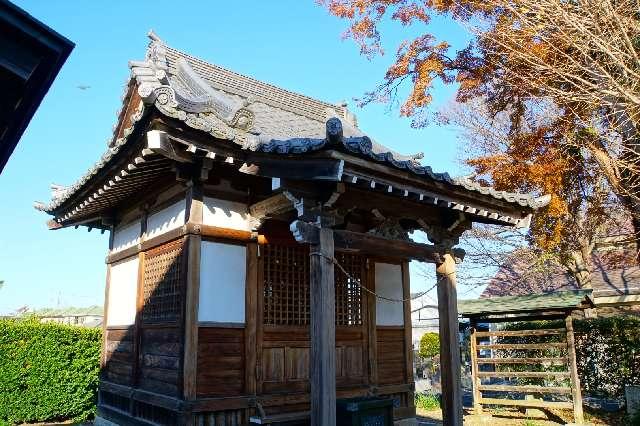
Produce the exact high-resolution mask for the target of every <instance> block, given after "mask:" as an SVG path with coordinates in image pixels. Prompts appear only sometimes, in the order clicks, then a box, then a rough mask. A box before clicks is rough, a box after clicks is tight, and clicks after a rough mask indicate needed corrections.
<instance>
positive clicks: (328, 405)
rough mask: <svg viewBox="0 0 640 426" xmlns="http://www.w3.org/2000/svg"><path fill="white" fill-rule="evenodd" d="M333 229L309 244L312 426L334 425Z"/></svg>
mask: <svg viewBox="0 0 640 426" xmlns="http://www.w3.org/2000/svg"><path fill="white" fill-rule="evenodd" d="M333 255H334V249H333V230H331V229H330V228H320V238H319V242H318V244H313V245H311V255H310V256H311V259H310V264H311V329H310V333H311V359H310V361H311V365H310V366H309V367H310V377H311V425H312V426H334V425H335V424H336V326H335V284H334V275H333V273H334V272H333V270H334V267H333V261H332V259H333Z"/></svg>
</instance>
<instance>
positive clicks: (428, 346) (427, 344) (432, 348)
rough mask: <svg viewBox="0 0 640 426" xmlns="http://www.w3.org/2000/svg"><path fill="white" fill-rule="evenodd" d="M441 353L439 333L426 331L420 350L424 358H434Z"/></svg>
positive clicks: (421, 340) (419, 353)
mask: <svg viewBox="0 0 640 426" xmlns="http://www.w3.org/2000/svg"><path fill="white" fill-rule="evenodd" d="M439 353H440V336H439V335H438V333H425V334H423V335H422V338H421V339H420V351H419V352H418V355H420V356H421V357H422V358H433V357H434V356H436V355H438V354H439Z"/></svg>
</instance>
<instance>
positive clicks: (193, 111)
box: [36, 33, 549, 213]
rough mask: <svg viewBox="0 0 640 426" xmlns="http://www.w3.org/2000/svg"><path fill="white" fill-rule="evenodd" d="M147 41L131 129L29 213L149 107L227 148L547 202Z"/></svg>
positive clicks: (65, 194)
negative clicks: (446, 166) (351, 159)
mask: <svg viewBox="0 0 640 426" xmlns="http://www.w3.org/2000/svg"><path fill="white" fill-rule="evenodd" d="M150 38H151V40H152V41H151V43H150V45H149V49H148V51H147V55H146V59H145V60H144V61H131V62H130V64H129V66H130V68H131V76H132V78H133V79H135V83H136V84H137V90H138V94H139V95H140V97H141V99H142V103H141V105H140V108H139V109H138V111H137V112H136V114H134V117H133V119H132V120H131V123H132V125H131V127H129V128H128V129H125V130H124V133H123V134H121V137H119V138H117V136H118V135H114V137H113V139H112V140H111V141H110V143H109V149H108V150H107V152H105V154H104V155H103V156H102V157H101V159H100V160H99V161H98V162H97V163H96V164H95V165H94V166H93V167H92V168H90V169H89V171H88V172H87V173H86V174H85V175H84V176H83V177H82V178H80V179H79V180H78V182H76V183H75V184H74V185H72V186H71V187H68V188H63V189H61V190H58V191H56V193H55V194H54V197H53V199H52V201H51V202H50V203H49V204H46V205H45V204H38V205H37V206H36V208H38V209H41V210H44V211H46V212H49V213H51V212H53V211H55V210H56V209H58V208H59V207H61V206H62V205H63V204H64V203H65V202H66V201H67V200H69V198H70V197H71V196H72V195H73V194H75V193H76V192H77V191H79V190H80V189H81V188H83V187H84V186H85V185H87V184H88V182H89V181H90V180H91V178H92V177H93V176H94V175H95V174H96V173H97V172H98V171H99V170H101V169H102V168H103V167H104V166H105V165H106V164H107V163H108V162H109V161H110V160H111V158H112V157H113V156H114V155H116V154H117V153H118V151H119V150H120V149H121V147H122V146H124V145H125V144H126V143H127V136H128V135H129V134H130V133H131V132H132V130H133V125H134V124H135V122H136V121H137V120H139V119H140V118H141V117H142V115H143V113H144V111H145V110H146V109H148V107H149V106H151V105H153V106H154V107H155V108H157V109H158V110H159V111H160V112H161V113H163V114H165V115H166V116H169V117H172V118H176V119H179V120H182V121H183V122H184V123H185V124H186V125H188V126H189V127H192V128H194V129H198V130H201V131H204V132H207V133H209V134H211V135H212V136H214V137H216V138H219V139H224V140H229V141H232V142H234V143H236V144H238V145H240V146H241V147H242V148H243V149H245V150H250V151H261V152H270V153H279V154H299V153H305V152H310V151H316V150H320V149H322V148H326V147H328V146H329V145H331V147H332V148H337V149H341V150H343V151H345V152H348V153H352V154H355V155H357V156H361V157H365V158H368V159H370V160H373V161H376V162H381V163H386V164H388V165H390V166H392V167H395V168H398V169H403V170H407V171H409V172H411V173H413V174H416V175H420V176H426V177H428V178H429V179H431V180H434V181H438V182H442V183H446V184H449V185H452V186H454V187H455V186H458V187H460V188H462V189H464V190H468V191H473V192H477V193H479V194H483V195H485V196H489V197H492V198H494V199H498V200H504V201H506V202H508V203H513V204H517V205H518V206H521V207H526V208H530V209H537V208H539V207H543V206H545V205H546V204H547V203H548V202H549V197H535V196H533V195H531V194H517V193H509V192H505V191H497V190H495V189H494V188H491V187H485V186H481V185H480V184H479V183H476V182H473V181H472V180H471V179H470V178H468V177H461V178H451V177H450V176H449V174H447V173H435V172H433V171H432V169H431V168H430V167H428V166H423V165H421V164H420V163H419V162H418V160H419V159H420V158H422V154H416V155H401V154H399V153H397V152H395V151H393V150H391V149H389V148H387V147H385V146H383V145H381V144H379V143H377V142H375V141H374V140H373V139H372V138H370V137H368V136H367V135H365V134H364V133H363V132H362V131H361V130H360V129H359V128H358V127H357V122H356V118H355V116H354V115H353V114H351V113H350V112H349V111H348V110H347V108H346V107H345V106H344V105H333V104H330V103H327V102H322V101H319V100H316V99H312V98H310V97H307V96H304V95H300V94H297V93H293V92H290V91H288V90H285V89H281V88H279V87H276V86H273V85H271V84H267V83H264V82H261V81H258V80H255V79H253V78H250V77H246V76H244V75H241V74H238V73H235V72H233V71H229V70H226V69H224V68H222V67H219V66H217V65H212V64H209V63H206V62H204V61H202V60H200V59H197V58H194V57H192V56H190V55H187V54H185V53H183V52H180V51H178V50H175V49H173V48H170V47H168V46H166V45H165V44H164V43H163V42H162V41H161V40H160V39H159V38H158V37H157V36H155V35H154V34H153V33H151V34H150ZM121 118H122V117H121ZM336 119H337V120H336ZM331 120H333V121H331ZM336 122H337V123H338V125H339V126H340V127H341V132H340V134H339V137H338V141H339V143H338V144H336V143H335V141H334V143H332V144H331V143H330V141H329V140H328V137H327V127H328V126H330V125H334V124H335V123H336Z"/></svg>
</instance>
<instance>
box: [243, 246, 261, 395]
mask: <svg viewBox="0 0 640 426" xmlns="http://www.w3.org/2000/svg"><path fill="white" fill-rule="evenodd" d="M257 311H258V244H256V243H249V244H248V245H247V274H246V285H245V324H246V325H245V330H244V338H245V360H246V362H245V392H246V393H247V395H256V380H257V378H256V363H257V355H258V354H257V348H256V343H257V342H256V336H257V321H258V318H257V315H256V313H257Z"/></svg>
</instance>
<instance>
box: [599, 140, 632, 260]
mask: <svg viewBox="0 0 640 426" xmlns="http://www.w3.org/2000/svg"><path fill="white" fill-rule="evenodd" d="M623 137H624V136H623ZM637 139H638V138H630V139H625V140H626V141H627V142H625V149H626V150H628V153H627V154H626V155H625V157H626V160H625V159H623V160H622V161H620V160H618V159H617V158H614V157H612V155H611V154H610V153H609V151H608V150H607V149H606V147H605V146H604V145H603V144H602V141H600V140H598V141H592V142H589V143H588V144H587V149H588V150H589V151H590V152H591V154H592V155H593V158H594V159H595V160H596V162H597V163H598V166H599V167H600V169H601V170H602V173H603V175H604V176H605V178H606V179H607V182H608V183H609V186H610V188H611V191H612V192H613V193H614V194H615V195H616V197H618V199H619V200H620V202H621V203H622V205H623V206H624V207H625V209H626V210H627V212H628V213H629V214H630V215H631V222H632V225H633V233H634V236H633V238H634V241H635V243H636V247H640V244H639V242H640V241H639V237H640V197H638V193H639V192H640V188H639V185H640V174H639V173H638V172H637V171H636V167H635V166H626V167H625V164H627V163H631V164H632V165H633V164H635V162H636V161H634V158H629V157H631V156H633V157H636V158H638V157H640V143H636V140H637ZM621 162H622V167H620V165H619V164H620V163H621ZM636 260H638V256H636Z"/></svg>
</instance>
